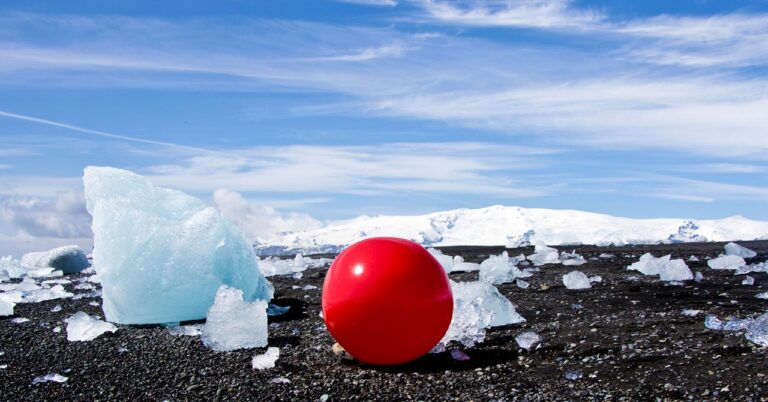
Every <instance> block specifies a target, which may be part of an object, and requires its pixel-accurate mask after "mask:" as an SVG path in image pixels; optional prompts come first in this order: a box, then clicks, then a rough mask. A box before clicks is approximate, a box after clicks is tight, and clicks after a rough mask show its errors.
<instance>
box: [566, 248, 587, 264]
mask: <svg viewBox="0 0 768 402" xmlns="http://www.w3.org/2000/svg"><path fill="white" fill-rule="evenodd" d="M560 261H561V262H562V263H563V265H582V264H586V263H587V260H585V259H584V257H582V256H581V255H579V254H576V250H573V251H572V252H570V253H566V252H565V251H563V252H562V253H560Z"/></svg>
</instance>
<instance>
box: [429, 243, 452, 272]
mask: <svg viewBox="0 0 768 402" xmlns="http://www.w3.org/2000/svg"><path fill="white" fill-rule="evenodd" d="M427 251H429V253H430V254H432V257H435V259H436V260H437V262H439V263H440V265H441V266H442V267H443V269H444V270H445V273H446V274H450V273H451V271H453V257H451V256H450V255H445V254H443V252H442V251H440V250H438V249H436V248H428V249H427Z"/></svg>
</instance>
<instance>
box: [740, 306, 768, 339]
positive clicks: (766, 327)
mask: <svg viewBox="0 0 768 402" xmlns="http://www.w3.org/2000/svg"><path fill="white" fill-rule="evenodd" d="M744 336H746V337H747V339H749V340H750V341H752V342H754V343H756V344H758V345H760V346H768V313H763V314H762V315H761V316H759V317H757V318H756V319H755V321H754V322H753V323H752V324H750V325H749V326H748V327H747V333H746V334H744Z"/></svg>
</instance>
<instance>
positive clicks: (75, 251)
mask: <svg viewBox="0 0 768 402" xmlns="http://www.w3.org/2000/svg"><path fill="white" fill-rule="evenodd" d="M21 265H23V266H24V267H25V268H27V269H39V268H49V267H50V268H53V269H57V270H60V271H62V272H63V273H65V274H74V273H78V272H80V271H82V270H83V269H85V268H88V267H89V266H90V265H91V264H90V263H89V262H88V258H87V257H86V256H85V252H83V250H82V249H81V248H80V247H78V246H64V247H58V248H54V249H52V250H48V251H39V252H35V253H27V254H24V256H22V257H21Z"/></svg>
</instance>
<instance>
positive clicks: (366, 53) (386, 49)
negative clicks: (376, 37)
mask: <svg viewBox="0 0 768 402" xmlns="http://www.w3.org/2000/svg"><path fill="white" fill-rule="evenodd" d="M407 50H408V48H407V47H405V46H402V45H398V44H393V45H385V46H379V47H369V48H365V49H361V50H358V51H356V52H354V53H347V54H341V55H336V56H321V57H314V58H310V59H307V60H308V61H370V60H376V59H381V58H384V57H400V56H402V55H403V54H404V53H405V52H406V51H407Z"/></svg>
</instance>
